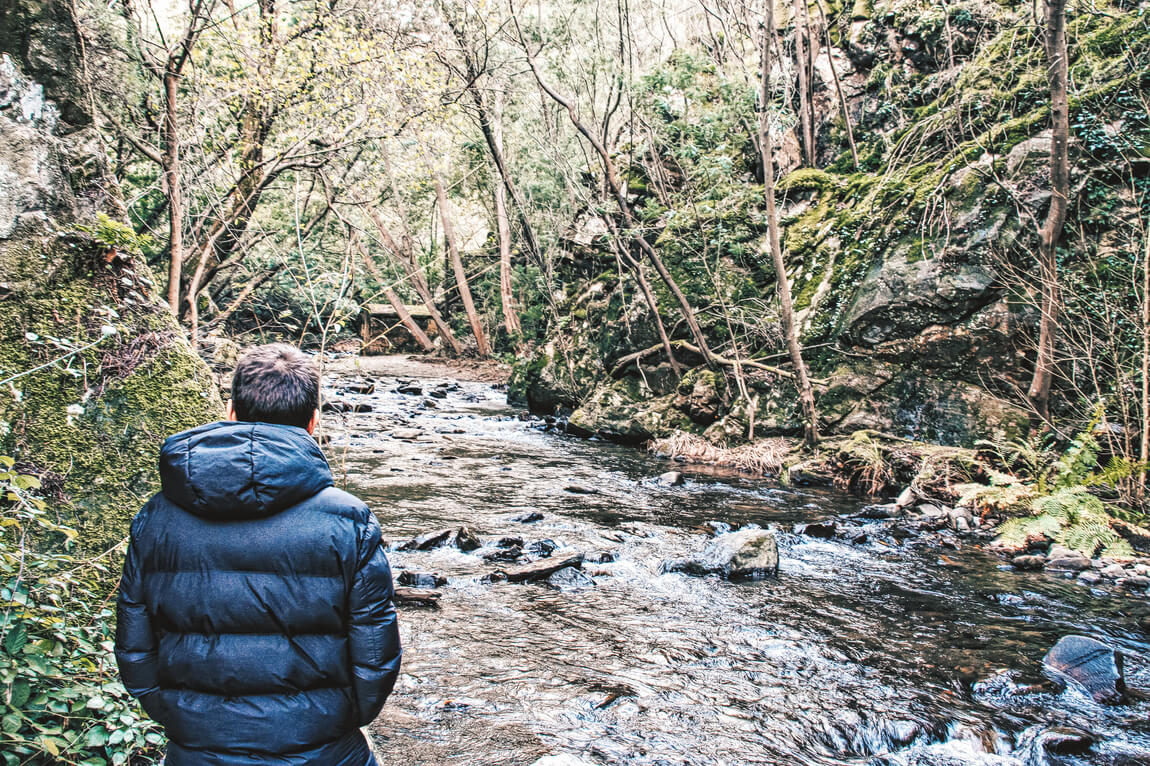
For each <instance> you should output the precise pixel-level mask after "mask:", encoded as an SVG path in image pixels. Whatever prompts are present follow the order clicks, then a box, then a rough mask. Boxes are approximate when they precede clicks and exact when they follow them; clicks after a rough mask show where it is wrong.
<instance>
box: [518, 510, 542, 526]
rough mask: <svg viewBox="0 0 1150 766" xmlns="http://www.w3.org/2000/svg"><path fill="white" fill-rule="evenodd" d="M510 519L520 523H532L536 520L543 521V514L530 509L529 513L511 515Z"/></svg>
mask: <svg viewBox="0 0 1150 766" xmlns="http://www.w3.org/2000/svg"><path fill="white" fill-rule="evenodd" d="M511 520H512V521H518V522H519V523H520V524H534V523H535V522H537V521H543V514H542V513H540V512H539V511H531V512H530V513H524V514H520V515H519V516H513V517H511Z"/></svg>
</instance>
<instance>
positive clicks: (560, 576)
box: [547, 567, 595, 590]
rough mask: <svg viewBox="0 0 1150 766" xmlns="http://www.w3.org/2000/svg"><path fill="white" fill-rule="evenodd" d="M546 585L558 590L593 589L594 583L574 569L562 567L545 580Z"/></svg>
mask: <svg viewBox="0 0 1150 766" xmlns="http://www.w3.org/2000/svg"><path fill="white" fill-rule="evenodd" d="M547 584H548V585H550V586H551V587H552V588H557V589H558V590H583V589H585V588H594V587H595V581H594V580H592V579H591V578H590V577H588V576H587V575H585V574H584V573H583V572H581V571H580V570H578V569H576V568H575V567H563V568H562V569H560V570H559V571H557V572H553V573H552V574H551V576H550V577H548V578H547Z"/></svg>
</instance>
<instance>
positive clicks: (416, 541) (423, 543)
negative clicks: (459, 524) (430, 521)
mask: <svg viewBox="0 0 1150 766" xmlns="http://www.w3.org/2000/svg"><path fill="white" fill-rule="evenodd" d="M451 533H452V530H450V529H440V530H436V531H435V532H426V533H424V534H422V535H419V536H418V537H415V538H412V539H411V540H408V541H407V542H406V543H403V544H401V545H400V546H399V547H398V548H397V550H401V551H429V550H431V549H432V548H438V547H440V546H441V545H446V544H447V539H448V538H449V537H451Z"/></svg>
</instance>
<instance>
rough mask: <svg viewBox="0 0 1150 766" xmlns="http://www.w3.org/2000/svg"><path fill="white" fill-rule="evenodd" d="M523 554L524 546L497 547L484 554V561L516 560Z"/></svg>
mask: <svg viewBox="0 0 1150 766" xmlns="http://www.w3.org/2000/svg"><path fill="white" fill-rule="evenodd" d="M522 555H523V549H522V548H496V549H495V550H493V551H488V552H487V553H484V554H483V560H484V561H490V562H493V563H494V562H496V561H516V560H517V559H519V557H520V556H522Z"/></svg>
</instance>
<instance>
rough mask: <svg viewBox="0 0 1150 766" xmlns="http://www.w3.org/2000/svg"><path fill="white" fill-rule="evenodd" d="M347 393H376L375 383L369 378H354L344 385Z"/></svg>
mask: <svg viewBox="0 0 1150 766" xmlns="http://www.w3.org/2000/svg"><path fill="white" fill-rule="evenodd" d="M342 389H343V392H344V393H345V394H374V393H375V384H374V383H372V382H371V381H367V380H353V381H350V382H348V383H344V384H343V386H342Z"/></svg>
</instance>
